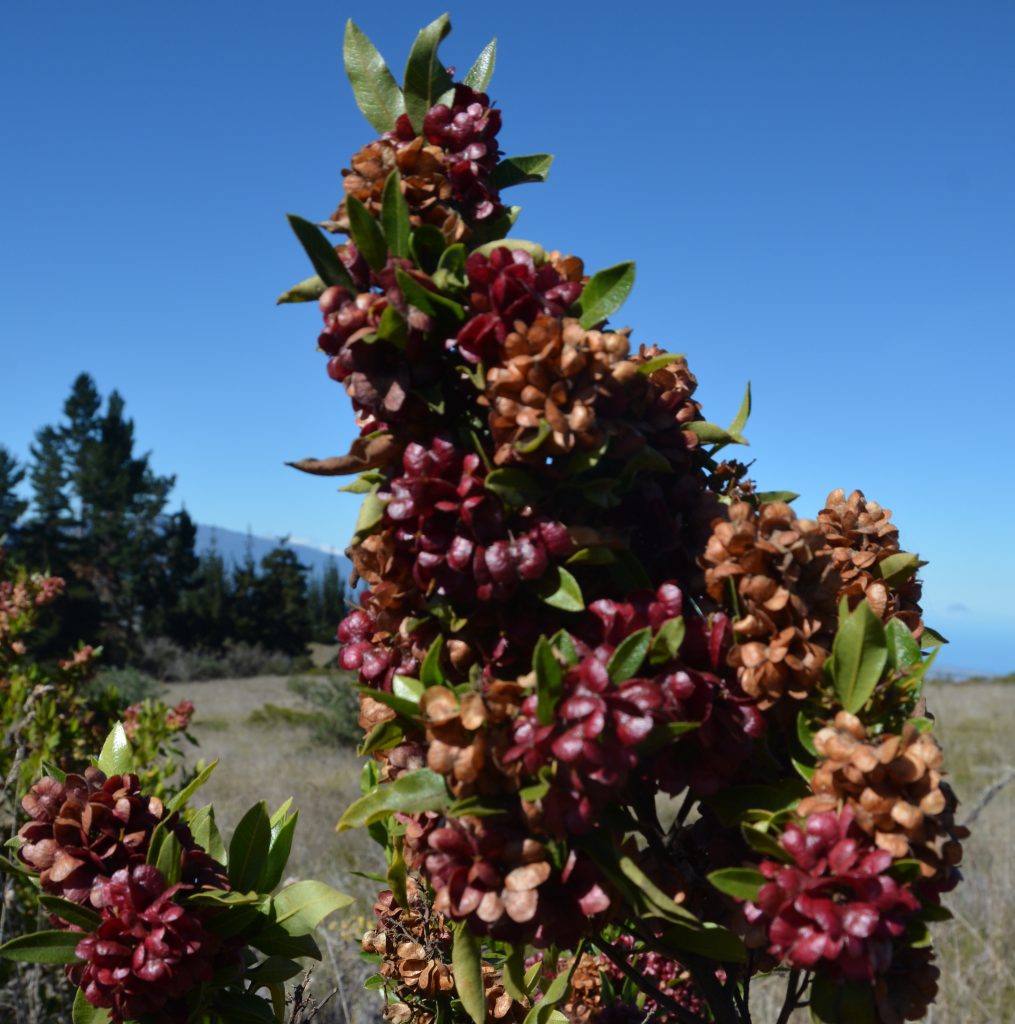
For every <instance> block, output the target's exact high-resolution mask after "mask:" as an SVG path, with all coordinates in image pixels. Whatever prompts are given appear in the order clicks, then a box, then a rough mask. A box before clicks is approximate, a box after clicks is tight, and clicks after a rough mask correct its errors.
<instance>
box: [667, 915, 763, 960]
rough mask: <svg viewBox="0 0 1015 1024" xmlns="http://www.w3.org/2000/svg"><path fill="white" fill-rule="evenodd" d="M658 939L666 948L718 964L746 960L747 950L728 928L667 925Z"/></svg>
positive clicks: (680, 924) (681, 924)
mask: <svg viewBox="0 0 1015 1024" xmlns="http://www.w3.org/2000/svg"><path fill="white" fill-rule="evenodd" d="M660 937H661V938H662V941H663V943H664V944H665V945H666V946H667V947H668V948H671V949H677V950H685V951H686V952H688V953H697V954H698V956H707V957H709V958H710V959H711V960H715V961H718V962H720V963H743V962H744V961H745V960H746V959H747V950H746V949H745V947H744V944H743V943H742V942H741V941H740V939H738V938H737V937H736V935H734V934H733V932H731V931H730V930H729V929H728V928H722V927H720V926H719V925H715V924H711V923H710V922H706V923H705V924H702V925H690V924H687V923H685V922H679V923H677V924H667V925H665V926H664V927H663V930H662V935H661V936H660Z"/></svg>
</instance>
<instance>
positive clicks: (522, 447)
mask: <svg viewBox="0 0 1015 1024" xmlns="http://www.w3.org/2000/svg"><path fill="white" fill-rule="evenodd" d="M549 436H550V424H549V421H548V420H540V421H539V426H538V427H537V428H536V431H535V433H534V434H531V435H529V436H526V437H525V438H524V439H522V440H519V441H515V451H517V452H521V453H522V454H523V455H531V454H532V453H533V452H534V451H538V449H539V446H540V445H541V444H542V443H543V442H544V441H545V440H546V439H547V438H548V437H549Z"/></svg>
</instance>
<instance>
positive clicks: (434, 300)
mask: <svg viewBox="0 0 1015 1024" xmlns="http://www.w3.org/2000/svg"><path fill="white" fill-rule="evenodd" d="M395 278H396V280H397V281H398V287H399V288H401V289H402V291H403V292H404V293H405V298H406V299H407V300H408V302H409V303H410V304H411V305H413V306H415V307H416V308H417V309H418V310H420V312H422V313H427V314H429V315H430V316H432V317H435V318H436V319H437V320H438V321H439V322H440V323H442V324H444V325H447V326H451V328H452V330H454V329H456V328H457V327H458V325H459V324H461V323H462V321H463V320H464V319H465V310H464V309H463V308H462V307H461V306H460V305H459V304H458V303H457V302H454V301H453V300H451V299H449V298H446V297H445V296H443V295H438V294H437V293H436V292H432V291H430V290H429V289H428V288H424V287H423V285H421V284H420V283H419V282H418V281H417V280H416V279H415V278H414V277H411V276H410V275H409V274H407V273H406V272H405V271H404V270H402V269H401V268H399V269H398V270H396V271H395Z"/></svg>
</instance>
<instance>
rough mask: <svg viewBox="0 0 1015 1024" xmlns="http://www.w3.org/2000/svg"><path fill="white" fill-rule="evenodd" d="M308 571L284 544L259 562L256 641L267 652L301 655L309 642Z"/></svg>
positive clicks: (283, 542) (294, 553)
mask: <svg viewBox="0 0 1015 1024" xmlns="http://www.w3.org/2000/svg"><path fill="white" fill-rule="evenodd" d="M308 572H309V570H308V569H307V567H306V566H305V565H303V564H302V563H301V562H300V560H299V558H298V557H297V555H296V552H295V551H293V550H292V548H290V547H288V546H287V545H286V543H285V541H282V542H281V543H279V545H278V547H276V548H273V549H272V550H271V551H269V552H268V553H267V554H266V555H265V556H264V557H263V558H262V559H261V572H260V575H259V577H258V579H257V584H256V592H257V607H258V612H259V615H258V619H259V625H260V629H259V640H260V643H261V644H262V645H263V646H264V647H267V648H268V649H269V650H272V651H282V652H283V653H285V654H300V653H302V652H303V650H304V648H305V647H306V645H307V641H308V640H309V639H310V615H309V606H308V602H307V573H308Z"/></svg>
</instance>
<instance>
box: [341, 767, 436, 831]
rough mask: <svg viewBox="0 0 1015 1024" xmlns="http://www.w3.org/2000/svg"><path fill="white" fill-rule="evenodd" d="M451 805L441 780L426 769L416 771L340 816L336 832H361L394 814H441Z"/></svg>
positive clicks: (380, 787)
mask: <svg viewBox="0 0 1015 1024" xmlns="http://www.w3.org/2000/svg"><path fill="white" fill-rule="evenodd" d="M450 802H451V796H450V794H449V793H448V789H447V786H446V785H445V784H444V777H443V776H442V775H438V774H437V773H436V772H433V771H431V770H430V769H429V768H417V769H416V770H415V771H411V772H406V773H405V774H404V775H400V776H399V777H398V778H397V779H396V780H395V781H394V782H385V783H382V784H381V785H379V786H378V787H377V788H376V789H374V790H373V791H372V792H370V793H367V794H366V795H365V796H361V797H360V798H359V799H358V800H356V801H355V802H354V803H353V804H351V805H350V807H349V808H348V809H347V810H346V812H345V814H343V815H342V817H341V819H340V820H339V823H338V831H339V832H344V831H345V830H346V829H350V828H362V827H363V826H364V825H369V824H370V823H371V822H374V821H380V820H381V819H382V818H386V817H387V816H388V815H389V814H393V813H395V812H396V811H401V812H402V813H403V814H418V813H420V812H421V811H440V810H443V809H444V808H445V807H447V806H448V804H449V803H450Z"/></svg>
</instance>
